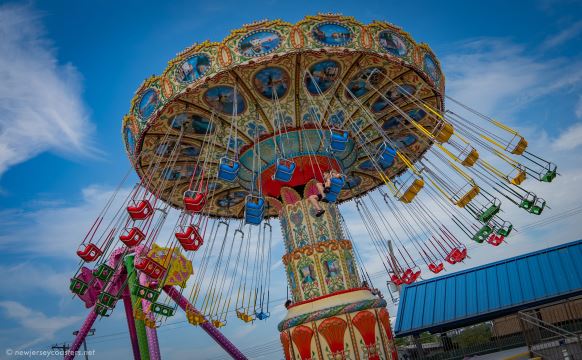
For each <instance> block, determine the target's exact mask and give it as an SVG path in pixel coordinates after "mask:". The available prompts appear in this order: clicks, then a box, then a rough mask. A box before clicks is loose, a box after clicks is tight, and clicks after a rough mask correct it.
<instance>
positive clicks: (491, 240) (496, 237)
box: [487, 234, 505, 246]
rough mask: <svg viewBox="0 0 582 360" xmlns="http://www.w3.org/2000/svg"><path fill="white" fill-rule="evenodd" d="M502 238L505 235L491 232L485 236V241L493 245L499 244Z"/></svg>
mask: <svg viewBox="0 0 582 360" xmlns="http://www.w3.org/2000/svg"><path fill="white" fill-rule="evenodd" d="M504 239H505V236H503V235H497V234H491V235H489V237H488V238H487V242H488V243H489V244H491V245H493V246H499V245H500V244H501V243H502V242H503V240H504Z"/></svg>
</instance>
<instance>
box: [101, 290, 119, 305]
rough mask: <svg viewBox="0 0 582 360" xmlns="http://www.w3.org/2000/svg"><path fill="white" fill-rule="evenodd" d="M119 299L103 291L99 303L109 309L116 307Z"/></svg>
mask: <svg viewBox="0 0 582 360" xmlns="http://www.w3.org/2000/svg"><path fill="white" fill-rule="evenodd" d="M117 300H118V299H117V297H116V296H115V295H113V294H110V293H108V292H107V291H102V292H101V293H100V294H99V303H101V304H103V305H105V306H107V307H108V308H113V307H115V303H116V302H117Z"/></svg>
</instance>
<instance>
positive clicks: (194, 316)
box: [186, 310, 207, 326]
mask: <svg viewBox="0 0 582 360" xmlns="http://www.w3.org/2000/svg"><path fill="white" fill-rule="evenodd" d="M186 319H188V322H189V323H190V324H192V325H194V326H198V325H200V324H204V323H205V322H206V321H207V320H206V318H205V317H204V315H202V314H200V313H199V312H196V311H193V310H188V311H186Z"/></svg>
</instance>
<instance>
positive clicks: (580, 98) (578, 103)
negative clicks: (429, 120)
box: [574, 95, 582, 119]
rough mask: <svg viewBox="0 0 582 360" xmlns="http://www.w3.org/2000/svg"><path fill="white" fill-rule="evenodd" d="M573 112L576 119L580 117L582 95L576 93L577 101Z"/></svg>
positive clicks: (581, 113)
mask: <svg viewBox="0 0 582 360" xmlns="http://www.w3.org/2000/svg"><path fill="white" fill-rule="evenodd" d="M574 113H575V114H576V117H577V118H578V119H582V95H578V102H577V103H576V107H575V108H574Z"/></svg>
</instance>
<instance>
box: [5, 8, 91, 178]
mask: <svg viewBox="0 0 582 360" xmlns="http://www.w3.org/2000/svg"><path fill="white" fill-rule="evenodd" d="M39 20H40V19H39V15H38V14H37V13H35V12H34V11H33V10H32V9H30V8H29V7H28V6H15V5H2V6H0V38H1V39H2V41H0V79H1V81H0V175H2V174H3V173H4V172H5V171H6V170H7V169H8V168H9V167H10V166H12V165H15V164H18V163H21V162H23V161H26V160H28V159H30V158H32V157H34V156H36V155H37V154H39V153H41V152H44V151H55V152H58V153H60V154H64V155H74V156H78V155H83V154H84V155H87V154H90V153H92V151H91V150H90V148H89V147H88V145H87V141H88V140H87V139H88V136H89V134H91V132H92V131H93V125H92V124H91V122H90V121H89V116H88V110H87V109H86V107H85V105H84V104H83V100H82V99H81V75H80V74H79V72H78V71H77V69H76V68H75V67H74V66H73V65H72V64H69V63H67V64H60V63H59V61H58V59H57V57H56V54H55V49H54V47H53V45H52V44H51V42H50V41H49V40H48V39H47V38H46V36H45V33H44V31H43V28H42V26H41V24H40V21H39Z"/></svg>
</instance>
